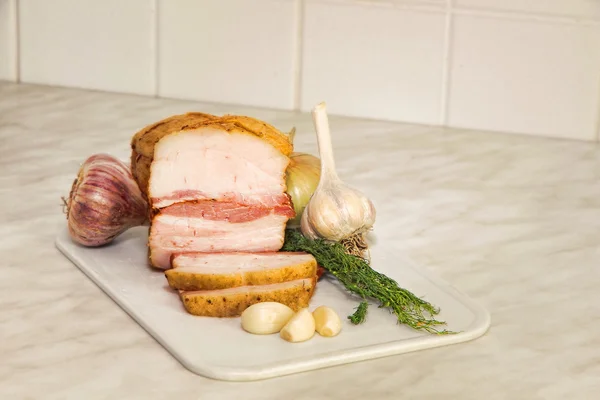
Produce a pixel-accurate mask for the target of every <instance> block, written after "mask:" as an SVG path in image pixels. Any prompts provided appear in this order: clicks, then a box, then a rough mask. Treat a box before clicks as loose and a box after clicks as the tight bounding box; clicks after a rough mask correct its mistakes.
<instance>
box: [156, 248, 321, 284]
mask: <svg viewBox="0 0 600 400" xmlns="http://www.w3.org/2000/svg"><path fill="white" fill-rule="evenodd" d="M171 263H172V265H173V268H172V269H169V270H167V271H165V276H166V278H167V281H168V282H169V286H170V287H171V288H173V289H178V290H218V289H227V288H234V287H239V286H260V285H271V284H275V283H282V282H288V281H295V280H298V279H304V278H311V277H314V276H316V275H317V261H316V260H315V259H314V258H313V259H312V260H309V261H305V262H297V263H295V264H293V263H291V264H290V265H286V266H284V267H280V268H272V269H264V270H263V269H259V270H254V271H238V272H235V273H228V274H214V273H198V272H189V270H188V271H186V269H185V268H178V262H177V256H172V257H171Z"/></svg>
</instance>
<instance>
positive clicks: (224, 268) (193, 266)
mask: <svg viewBox="0 0 600 400" xmlns="http://www.w3.org/2000/svg"><path fill="white" fill-rule="evenodd" d="M311 261H314V257H313V256H311V255H310V254H297V253H292V254H289V253H285V252H282V253H272V254H258V253H254V254H250V253H241V254H210V253H209V254H196V255H190V254H182V255H179V256H177V257H175V258H174V259H173V267H174V268H176V269H177V271H178V272H182V273H189V274H234V273H239V272H247V271H266V270H274V269H279V268H284V267H293V266H295V265H299V264H304V263H308V262H311Z"/></svg>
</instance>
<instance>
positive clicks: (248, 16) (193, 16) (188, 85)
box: [158, 0, 297, 109]
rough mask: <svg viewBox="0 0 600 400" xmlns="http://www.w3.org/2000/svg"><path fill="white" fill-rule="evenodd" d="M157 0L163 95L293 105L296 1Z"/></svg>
mask: <svg viewBox="0 0 600 400" xmlns="http://www.w3.org/2000/svg"><path fill="white" fill-rule="evenodd" d="M159 1H160V2H159V19H158V32H159V39H158V43H159V44H158V48H159V58H158V60H159V62H158V67H159V79H158V93H159V95H162V96H166V97H179V98H187V99H196V100H208V101H215V102H223V103H240V104H248V105H256V106H264V107H273V108H286V109H292V108H293V107H294V74H295V62H296V51H297V49H296V30H297V27H296V18H295V11H296V5H295V1H293V0H252V1H247V0H203V1H197V0H176V1H173V0H159Z"/></svg>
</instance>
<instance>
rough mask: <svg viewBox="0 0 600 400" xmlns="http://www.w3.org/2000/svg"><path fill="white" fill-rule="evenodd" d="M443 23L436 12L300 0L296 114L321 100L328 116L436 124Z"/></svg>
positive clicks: (441, 16) (438, 109)
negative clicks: (299, 73)
mask: <svg viewBox="0 0 600 400" xmlns="http://www.w3.org/2000/svg"><path fill="white" fill-rule="evenodd" d="M444 22H445V17H444V15H443V14H442V13H441V12H439V13H438V12H418V11H411V10H406V9H398V8H393V7H384V6H374V5H367V4H349V3H348V2H344V3H324V2H319V1H307V2H306V8H305V14H304V35H303V63H302V77H301V82H302V87H301V95H302V109H303V110H308V109H310V108H312V107H313V106H314V105H315V104H317V103H318V102H320V101H323V100H325V101H327V104H328V109H329V110H330V112H331V113H339V114H344V115H351V116H357V117H369V118H385V119H400V120H404V121H410V122H420V123H437V122H438V121H439V114H440V101H441V98H440V88H441V80H442V68H441V66H442V61H443V55H444ZM383 27H385V29H382V28H383Z"/></svg>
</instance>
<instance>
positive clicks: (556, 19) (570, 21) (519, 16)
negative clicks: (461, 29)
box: [452, 7, 600, 26]
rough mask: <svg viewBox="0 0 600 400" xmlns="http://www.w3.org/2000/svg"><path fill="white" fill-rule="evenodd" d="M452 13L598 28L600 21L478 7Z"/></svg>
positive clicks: (463, 8) (455, 10)
mask: <svg viewBox="0 0 600 400" xmlns="http://www.w3.org/2000/svg"><path fill="white" fill-rule="evenodd" d="M452 12H453V13H454V14H455V15H467V16H474V17H489V18H499V19H509V20H515V21H534V22H546V23H555V24H565V25H580V26H590V25H591V26H598V25H600V19H598V18H585V17H578V16H561V15H554V14H548V13H541V12H527V11H517V10H497V9H492V8H483V7H481V8H478V7H456V8H453V10H452Z"/></svg>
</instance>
